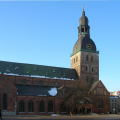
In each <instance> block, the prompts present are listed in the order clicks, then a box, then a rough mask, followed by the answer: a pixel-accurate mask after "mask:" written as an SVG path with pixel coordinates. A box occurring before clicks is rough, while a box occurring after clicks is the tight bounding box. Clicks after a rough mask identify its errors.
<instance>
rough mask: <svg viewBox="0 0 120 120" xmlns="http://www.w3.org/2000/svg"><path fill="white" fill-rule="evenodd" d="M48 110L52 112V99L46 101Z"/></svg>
mask: <svg viewBox="0 0 120 120" xmlns="http://www.w3.org/2000/svg"><path fill="white" fill-rule="evenodd" d="M48 112H53V102H52V101H49V102H48Z"/></svg>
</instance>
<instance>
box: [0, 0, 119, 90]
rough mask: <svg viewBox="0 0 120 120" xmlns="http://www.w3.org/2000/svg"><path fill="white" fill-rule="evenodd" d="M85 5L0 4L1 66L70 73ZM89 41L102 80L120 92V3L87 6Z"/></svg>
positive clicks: (61, 2) (15, 0) (13, 0)
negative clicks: (35, 66) (58, 69)
mask: <svg viewBox="0 0 120 120" xmlns="http://www.w3.org/2000/svg"><path fill="white" fill-rule="evenodd" d="M82 7H83V1H81V0H77V1H75V0H73V1H69V0H66V1H65V0H59V1H58V0H54V1H46V0H45V1H41V0H36V1H35V0H33V1H31V0H30V1H29V0H26V1H25V0H21V1H20V0H19V1H18V0H8V1H7V0H4V1H1V0H0V53H1V54H0V60H2V61H11V62H19V63H30V64H39V65H47V66H56V67H65V68H70V67H71V60H70V54H71V53H72V50H73V46H74V44H75V42H76V41H77V39H78V30H77V27H78V26H79V18H80V17H81V16H82V11H83V8H82ZM84 10H85V15H86V16H87V17H88V19H89V25H90V37H91V39H92V40H93V41H94V42H95V44H96V47H97V50H99V52H100V53H99V71H100V72H99V79H100V80H102V82H103V83H104V85H105V86H106V88H107V89H108V90H109V91H117V90H118V89H119V90H120V78H119V74H120V70H119V68H120V38H119V36H120V1H115V0H114V1H108V0H102V1H97V0H94V1H84Z"/></svg>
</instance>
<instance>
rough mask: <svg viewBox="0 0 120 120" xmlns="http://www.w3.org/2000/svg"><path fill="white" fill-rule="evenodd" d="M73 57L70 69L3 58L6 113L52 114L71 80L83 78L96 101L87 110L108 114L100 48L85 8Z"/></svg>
mask: <svg viewBox="0 0 120 120" xmlns="http://www.w3.org/2000/svg"><path fill="white" fill-rule="evenodd" d="M70 56H71V68H61V67H52V66H43V65H36V64H25V63H15V62H6V61H0V109H1V110H2V112H3V114H4V115H51V114H56V113H57V111H59V113H60V114H68V113H69V112H70V110H69V108H68V107H67V106H66V108H65V107H64V106H63V104H64V103H63V98H64V95H65V90H66V88H67V87H69V86H70V81H76V80H78V79H82V80H84V81H85V82H86V84H90V86H91V88H90V91H89V92H90V93H91V94H94V95H95V96H96V98H97V99H98V100H97V103H94V102H92V103H91V104H87V105H86V106H85V109H84V113H85V114H87V113H89V112H88V111H89V110H88V109H90V111H91V112H93V113H99V114H100V113H108V111H109V109H110V93H109V91H108V90H107V89H106V87H105V86H104V84H103V83H102V81H101V80H99V51H97V48H96V45H95V43H94V41H93V40H92V39H91V38H90V26H89V25H88V18H87V17H86V16H85V11H84V9H83V12H82V17H81V18H80V19H79V27H78V40H77V41H76V43H75V45H74V47H73V52H72V54H71V55H70Z"/></svg>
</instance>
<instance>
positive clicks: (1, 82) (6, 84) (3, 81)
mask: <svg viewBox="0 0 120 120" xmlns="http://www.w3.org/2000/svg"><path fill="white" fill-rule="evenodd" d="M0 89H7V90H14V91H15V92H17V87H16V86H15V85H14V84H13V83H12V82H11V81H10V80H9V79H8V78H7V77H6V76H5V75H4V74H0Z"/></svg>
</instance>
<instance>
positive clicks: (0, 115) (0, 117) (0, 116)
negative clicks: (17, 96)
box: [0, 110, 2, 120]
mask: <svg viewBox="0 0 120 120" xmlns="http://www.w3.org/2000/svg"><path fill="white" fill-rule="evenodd" d="M0 119H1V120H2V112H1V110H0Z"/></svg>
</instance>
